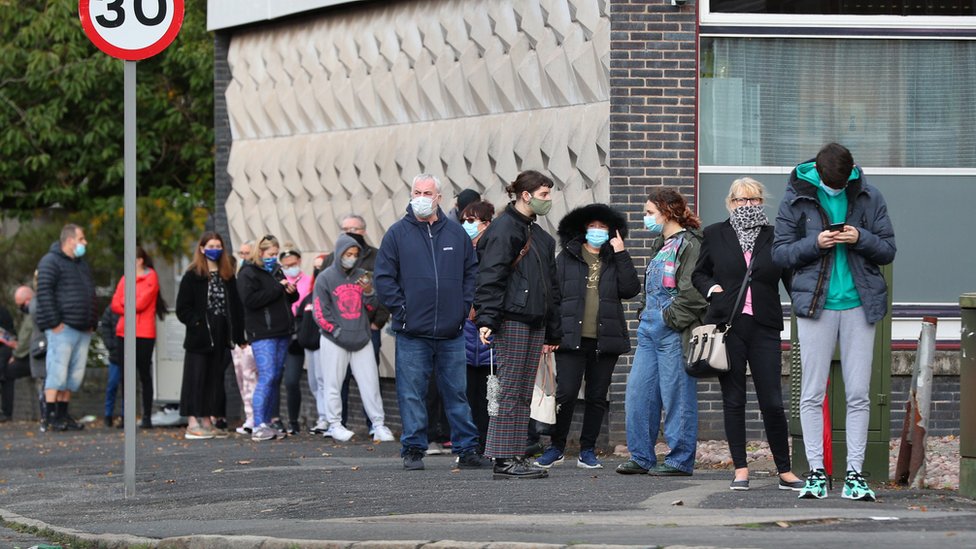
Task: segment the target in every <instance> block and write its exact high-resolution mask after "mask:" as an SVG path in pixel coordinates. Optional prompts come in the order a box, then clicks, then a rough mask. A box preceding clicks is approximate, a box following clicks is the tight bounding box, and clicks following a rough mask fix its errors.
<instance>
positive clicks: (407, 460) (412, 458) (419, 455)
mask: <svg viewBox="0 0 976 549" xmlns="http://www.w3.org/2000/svg"><path fill="white" fill-rule="evenodd" d="M403 468H404V469H406V470H407V471H423V470H424V453H423V452H421V451H420V450H416V449H413V448H411V449H409V450H407V453H406V454H405V455H404V456H403Z"/></svg>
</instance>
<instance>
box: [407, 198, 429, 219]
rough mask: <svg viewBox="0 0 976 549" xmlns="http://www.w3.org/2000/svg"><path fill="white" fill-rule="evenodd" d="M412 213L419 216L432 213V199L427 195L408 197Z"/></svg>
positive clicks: (423, 216) (427, 215) (422, 216)
mask: <svg viewBox="0 0 976 549" xmlns="http://www.w3.org/2000/svg"><path fill="white" fill-rule="evenodd" d="M410 208H411V209H412V210H413V214H414V215H416V216H417V217H420V218H425V217H430V216H432V215H434V199H433V198H430V197H427V196H417V197H414V198H412V199H410Z"/></svg>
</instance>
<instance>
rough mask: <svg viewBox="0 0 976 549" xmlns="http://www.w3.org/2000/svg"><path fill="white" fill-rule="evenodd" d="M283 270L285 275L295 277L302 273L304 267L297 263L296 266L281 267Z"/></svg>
mask: <svg viewBox="0 0 976 549" xmlns="http://www.w3.org/2000/svg"><path fill="white" fill-rule="evenodd" d="M281 271H282V272H284V273H285V276H287V277H288V278H295V277H296V276H298V275H300V274H302V268H301V267H299V266H297V265H296V266H294V267H285V268H283V269H281Z"/></svg>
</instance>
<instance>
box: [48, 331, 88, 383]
mask: <svg viewBox="0 0 976 549" xmlns="http://www.w3.org/2000/svg"><path fill="white" fill-rule="evenodd" d="M44 335H45V336H47V355H46V357H45V365H46V367H47V378H45V380H44V389H45V390H48V391H51V390H56V391H70V392H72V393H73V392H75V391H77V390H78V389H79V388H80V387H81V382H82V381H83V380H84V379H85V365H86V363H87V362H88V344H89V343H90V342H91V332H82V331H80V330H76V329H74V328H72V327H71V326H68V325H67V324H66V325H65V326H64V329H62V330H61V331H60V332H55V331H54V330H44Z"/></svg>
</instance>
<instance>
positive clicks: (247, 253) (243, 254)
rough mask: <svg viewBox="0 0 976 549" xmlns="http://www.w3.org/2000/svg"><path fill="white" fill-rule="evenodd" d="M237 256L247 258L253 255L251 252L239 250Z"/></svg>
mask: <svg viewBox="0 0 976 549" xmlns="http://www.w3.org/2000/svg"><path fill="white" fill-rule="evenodd" d="M237 255H239V256H241V257H247V256H249V255H251V252H245V251H244V250H239V251H238V252H237Z"/></svg>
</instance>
